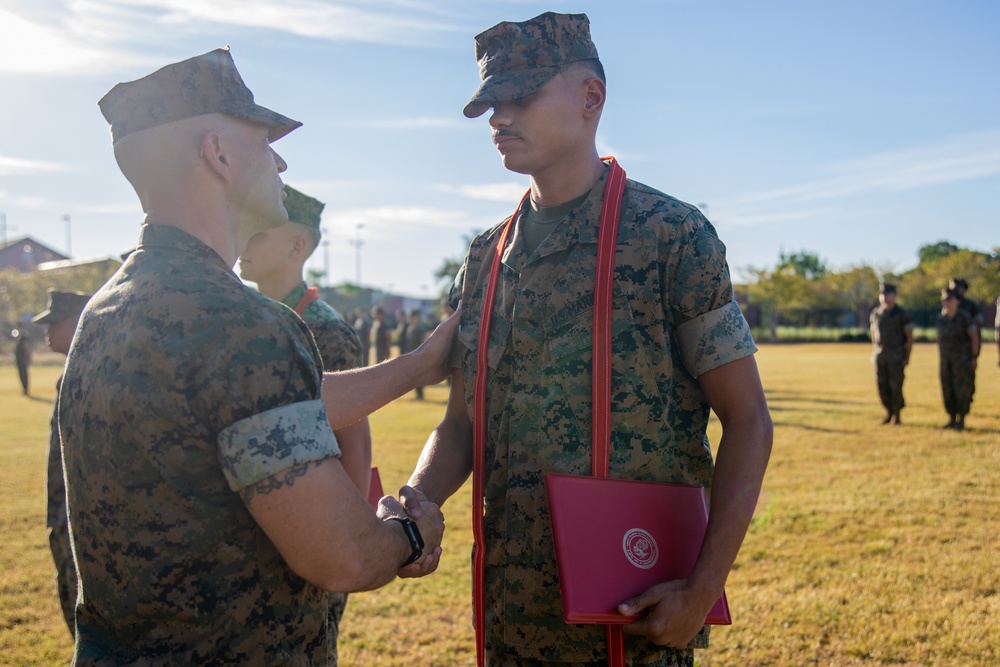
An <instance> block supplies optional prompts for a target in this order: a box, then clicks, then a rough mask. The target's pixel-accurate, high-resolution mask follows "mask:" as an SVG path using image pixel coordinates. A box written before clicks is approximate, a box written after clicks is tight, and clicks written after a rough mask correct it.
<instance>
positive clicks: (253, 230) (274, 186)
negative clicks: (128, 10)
mask: <svg viewBox="0 0 1000 667" xmlns="http://www.w3.org/2000/svg"><path fill="white" fill-rule="evenodd" d="M99 104H100V108H101V111H102V113H103V114H104V117H105V118H106V119H107V120H108V122H109V123H110V125H111V137H112V140H113V142H114V152H115V158H116V160H117V161H118V165H119V167H120V168H121V170H122V173H123V174H124V175H125V176H126V178H127V179H128V180H129V182H130V183H131V184H132V186H133V187H134V188H135V191H136V193H137V194H138V196H139V200H140V202H141V204H142V208H143V211H144V212H145V222H144V224H143V226H142V229H141V230H140V235H139V243H138V245H137V247H136V249H135V251H134V252H132V253H131V254H130V255H129V256H128V259H126V260H125V263H124V264H123V265H122V266H121V267H120V268H119V270H118V271H117V272H116V273H115V275H114V276H112V277H111V279H110V280H108V282H107V283H106V284H105V285H104V286H103V287H102V288H101V289H100V290H99V291H98V292H97V294H95V295H94V297H93V298H92V299H91V301H90V303H89V304H88V305H87V307H86V309H85V310H84V312H83V316H82V317H81V318H80V324H79V327H78V329H77V333H76V336H75V337H74V339H73V343H72V346H71V347H70V352H69V357H68V358H67V362H66V372H65V376H64V378H63V385H62V389H61V392H60V400H59V431H60V435H61V437H62V447H63V462H64V465H65V472H66V497H67V509H68V514H69V525H70V536H71V539H72V542H73V554H74V556H75V557H76V561H77V572H78V575H79V585H80V595H79V597H78V603H77V607H76V627H77V635H76V652H75V656H74V664H75V665H77V666H78V667H82V666H83V665H122V664H161V665H209V664H212V665H313V664H329V663H330V656H331V655H332V654H333V646H331V642H332V637H331V636H330V634H329V625H330V619H329V613H330V605H329V597H328V593H329V592H347V591H358V590H367V589H372V588H377V587H379V586H381V585H383V584H385V583H386V582H388V581H391V580H392V579H393V578H395V577H396V576H397V575H399V576H419V575H421V574H424V573H426V572H428V571H432V570H433V569H434V567H436V566H437V560H438V558H439V557H440V547H439V546H438V545H439V544H440V540H441V536H442V533H443V530H444V524H443V518H442V516H441V513H440V510H439V509H438V507H437V506H436V505H433V504H430V503H427V504H424V505H422V506H421V509H420V517H419V518H417V519H416V521H414V520H413V519H411V518H410V517H408V516H407V514H406V512H405V510H404V509H403V508H402V506H401V505H400V504H399V503H398V502H397V501H395V500H394V499H393V498H390V497H385V498H382V500H381V501H380V503H379V509H378V513H377V514H376V513H375V512H373V511H372V508H371V506H370V505H369V504H368V502H367V499H366V498H365V497H364V496H363V495H362V494H361V493H359V492H358V489H357V487H356V486H355V485H354V484H353V483H351V480H350V478H349V477H348V476H347V474H346V473H345V471H344V468H343V466H342V465H341V463H340V446H339V444H338V443H337V439H336V437H334V435H333V432H332V431H331V426H330V425H331V423H333V424H335V425H336V426H337V427H338V428H340V427H343V426H346V425H347V424H351V423H353V422H354V421H357V420H358V419H360V418H361V417H363V416H365V415H366V414H368V413H370V412H371V411H372V410H375V409H377V408H379V407H381V406H382V405H384V404H385V403H386V402H388V401H390V400H393V399H395V398H397V397H399V396H400V395H402V394H404V393H406V392H408V391H410V390H411V389H412V388H413V386H414V385H415V384H418V383H419V384H425V383H429V382H437V381H440V379H441V378H442V377H444V375H445V372H444V370H445V366H446V365H447V356H448V353H449V349H450V347H451V342H452V338H453V330H454V325H453V324H451V323H449V326H442V327H440V331H439V332H436V333H438V334H440V335H433V336H431V337H430V338H429V339H428V342H427V344H426V345H424V346H423V347H421V348H420V350H418V351H417V352H416V353H413V354H411V355H407V356H406V357H400V358H398V359H394V360H392V361H391V362H387V363H386V364H383V365H382V366H375V367H371V368H366V369H363V370H357V371H351V372H347V373H339V374H338V373H331V374H326V375H324V374H323V373H322V369H323V365H322V360H321V358H320V353H319V350H318V349H317V347H316V343H315V341H314V339H313V337H312V335H311V334H310V333H309V330H308V328H307V327H306V325H305V324H304V323H303V322H302V320H301V319H299V318H298V317H296V316H295V315H294V314H293V313H292V312H291V311H290V310H289V309H288V308H287V307H285V306H283V305H281V304H280V303H277V302H276V301H273V300H271V299H269V298H267V297H266V296H264V295H263V294H260V293H258V292H257V291H256V290H253V289H251V288H249V287H247V286H246V285H244V284H243V283H242V282H241V281H240V280H239V278H238V277H237V276H236V275H235V274H234V273H233V270H232V267H233V265H234V264H235V263H236V259H237V257H238V256H239V255H240V253H242V252H243V249H244V247H245V246H246V243H247V241H248V240H249V239H250V238H252V237H253V236H255V235H256V234H259V233H260V232H263V231H266V230H268V229H270V228H272V227H280V226H282V225H284V224H285V223H286V222H288V214H287V212H286V211H285V208H284V206H283V205H282V200H283V199H284V198H285V196H286V195H285V192H284V188H283V186H282V182H281V178H280V173H281V172H283V171H284V170H285V167H286V165H285V162H284V160H283V159H282V158H281V157H280V156H279V155H278V154H277V153H276V152H275V151H274V149H273V148H272V146H271V143H272V142H274V141H277V140H278V139H280V138H281V137H283V136H284V135H286V134H287V133H289V132H291V131H292V130H294V129H296V128H297V127H298V126H299V125H300V123H299V122H298V121H294V120H292V119H290V118H288V117H286V116H283V115H281V114H278V113H276V112H274V111H271V110H270V109H267V108H265V107H262V106H260V105H258V104H257V103H255V102H254V99H253V94H252V93H251V92H250V90H249V89H248V88H247V87H246V85H245V84H244V83H243V80H242V78H241V77H240V75H239V72H238V71H237V70H236V65H235V64H234V62H233V59H232V56H231V55H230V53H229V50H228V49H217V50H215V51H212V52H209V53H206V54H204V55H201V56H197V57H195V58H191V59H189V60H185V61H183V62H180V63H174V64H171V65H168V66H166V67H164V68H162V69H160V70H157V71H156V72H154V73H152V74H150V75H148V76H146V77H143V78H141V79H138V80H136V81H131V82H128V83H121V84H118V85H116V86H115V87H114V88H112V89H111V90H110V91H109V92H108V93H107V94H106V95H105V96H104V97H103V98H102V99H101V101H100V103H99Z"/></svg>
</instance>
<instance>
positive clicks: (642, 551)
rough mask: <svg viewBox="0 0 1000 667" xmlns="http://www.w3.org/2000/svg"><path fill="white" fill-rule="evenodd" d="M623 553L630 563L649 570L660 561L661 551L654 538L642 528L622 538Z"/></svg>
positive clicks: (634, 529) (631, 531) (635, 529)
mask: <svg viewBox="0 0 1000 667" xmlns="http://www.w3.org/2000/svg"><path fill="white" fill-rule="evenodd" d="M622 551H624V552H625V557H626V558H628V560H629V562H630V563H632V565H635V566H636V567H638V568H640V569H643V570H648V569H649V568H651V567H653V566H654V565H656V561H657V560H659V557H660V550H659V548H658V547H657V546H656V540H654V539H653V536H652V535H650V534H649V533H647V532H646V531H644V530H643V529H642V528H632V529H631V530H629V531H627V532H626V533H625V537H623V538H622Z"/></svg>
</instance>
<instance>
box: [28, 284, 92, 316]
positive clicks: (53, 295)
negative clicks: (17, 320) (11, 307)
mask: <svg viewBox="0 0 1000 667" xmlns="http://www.w3.org/2000/svg"><path fill="white" fill-rule="evenodd" d="M90 297H91V295H90V294H83V293H82V292H62V291H60V290H54V289H50V290H49V306H48V308H46V309H45V310H43V311H42V312H40V313H38V314H37V315H35V317H34V319H32V320H31V321H32V322H34V323H35V324H58V323H59V322H65V321H66V320H68V319H72V318H74V317H78V316H79V315H80V313H82V312H83V309H84V307H85V306H86V305H87V302H88V301H90Z"/></svg>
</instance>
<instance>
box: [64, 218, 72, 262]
mask: <svg viewBox="0 0 1000 667" xmlns="http://www.w3.org/2000/svg"><path fill="white" fill-rule="evenodd" d="M62 219H63V222H65V223H66V259H70V258H72V257H73V244H72V236H71V234H70V217H69V214H66V215H64V216H63V217H62Z"/></svg>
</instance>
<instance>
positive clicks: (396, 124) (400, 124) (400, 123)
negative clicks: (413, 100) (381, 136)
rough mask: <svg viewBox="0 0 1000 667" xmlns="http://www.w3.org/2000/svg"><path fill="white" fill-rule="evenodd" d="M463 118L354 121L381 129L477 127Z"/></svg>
mask: <svg viewBox="0 0 1000 667" xmlns="http://www.w3.org/2000/svg"><path fill="white" fill-rule="evenodd" d="M466 120H467V119H465V118H458V117H455V118H383V119H367V120H359V121H355V122H354V123H353V125H355V126H356V127H370V128H376V129H382V130H414V129H416V130H420V129H428V128H431V129H433V128H446V129H449V130H450V129H455V128H459V129H479V128H478V127H473V126H472V125H471V123H468V122H463V121H466Z"/></svg>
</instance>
